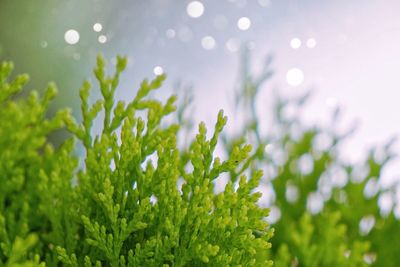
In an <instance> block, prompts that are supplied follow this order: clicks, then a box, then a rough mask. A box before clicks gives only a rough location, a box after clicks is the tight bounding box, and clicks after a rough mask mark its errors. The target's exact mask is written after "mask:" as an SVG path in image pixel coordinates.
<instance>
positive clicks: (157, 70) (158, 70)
mask: <svg viewBox="0 0 400 267" xmlns="http://www.w3.org/2000/svg"><path fill="white" fill-rule="evenodd" d="M153 72H154V74H155V75H162V74H163V73H164V70H163V68H162V67H160V66H156V67H154V69H153Z"/></svg>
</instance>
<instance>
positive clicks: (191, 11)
mask: <svg viewBox="0 0 400 267" xmlns="http://www.w3.org/2000/svg"><path fill="white" fill-rule="evenodd" d="M186 12H187V14H188V15H189V16H190V17H192V18H199V17H201V15H203V13H204V5H203V4H202V3H201V2H199V1H193V2H190V3H189V4H188V5H187V7H186Z"/></svg>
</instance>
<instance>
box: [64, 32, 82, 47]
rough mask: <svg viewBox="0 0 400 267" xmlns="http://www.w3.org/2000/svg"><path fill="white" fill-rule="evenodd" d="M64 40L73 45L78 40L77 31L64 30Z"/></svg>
mask: <svg viewBox="0 0 400 267" xmlns="http://www.w3.org/2000/svg"><path fill="white" fill-rule="evenodd" d="M64 40H65V42H67V44H70V45H74V44H77V43H78V42H79V32H77V31H76V30H74V29H70V30H68V31H66V32H65V34H64Z"/></svg>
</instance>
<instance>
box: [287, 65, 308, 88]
mask: <svg viewBox="0 0 400 267" xmlns="http://www.w3.org/2000/svg"><path fill="white" fill-rule="evenodd" d="M286 81H287V83H288V84H289V85H291V86H298V85H300V84H302V83H303V81H304V73H303V71H302V70H301V69H298V68H291V69H290V70H288V72H287V73H286Z"/></svg>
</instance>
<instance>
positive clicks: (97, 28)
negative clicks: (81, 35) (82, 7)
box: [93, 23, 103, 32]
mask: <svg viewBox="0 0 400 267" xmlns="http://www.w3.org/2000/svg"><path fill="white" fill-rule="evenodd" d="M102 29H103V26H102V25H101V24H100V23H95V24H94V25H93V30H94V31H95V32H100V31H101V30H102Z"/></svg>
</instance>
